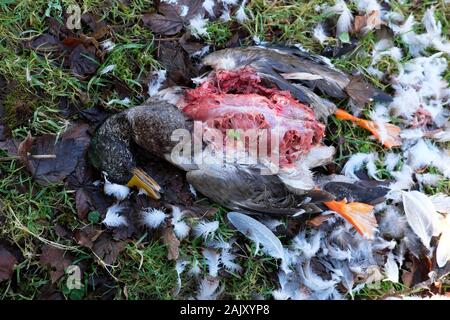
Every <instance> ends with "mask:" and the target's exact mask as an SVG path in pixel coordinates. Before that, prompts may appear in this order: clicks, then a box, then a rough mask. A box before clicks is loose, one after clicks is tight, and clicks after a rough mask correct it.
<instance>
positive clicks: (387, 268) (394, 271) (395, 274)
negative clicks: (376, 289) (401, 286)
mask: <svg viewBox="0 0 450 320" xmlns="http://www.w3.org/2000/svg"><path fill="white" fill-rule="evenodd" d="M384 274H385V276H386V279H385V280H389V281H391V282H394V283H398V282H399V270H398V265H397V262H395V257H394V255H393V254H392V252H389V254H388V257H387V260H386V264H385V265H384Z"/></svg>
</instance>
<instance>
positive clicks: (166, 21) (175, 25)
mask: <svg viewBox="0 0 450 320" xmlns="http://www.w3.org/2000/svg"><path fill="white" fill-rule="evenodd" d="M142 22H143V23H144V26H146V27H148V28H150V29H151V30H152V31H153V32H155V33H160V34H162V35H167V36H170V35H174V34H177V33H178V32H180V31H181V29H183V20H181V19H180V18H179V17H178V16H177V15H176V16H174V17H170V16H169V17H168V16H163V15H161V14H158V13H150V14H144V15H143V16H142Z"/></svg>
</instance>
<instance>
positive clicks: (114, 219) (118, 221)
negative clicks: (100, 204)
mask: <svg viewBox="0 0 450 320" xmlns="http://www.w3.org/2000/svg"><path fill="white" fill-rule="evenodd" d="M123 209H124V208H123V207H122V206H121V205H120V204H118V203H116V204H114V205H112V206H111V207H109V208H108V210H107V211H106V216H105V219H104V220H103V221H102V222H103V223H104V224H105V225H106V226H108V227H110V228H117V227H120V226H127V225H128V222H127V219H126V218H125V217H124V216H123V215H120V214H119V213H120V212H122V210H123Z"/></svg>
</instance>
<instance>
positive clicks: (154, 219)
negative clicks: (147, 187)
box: [142, 208, 167, 229]
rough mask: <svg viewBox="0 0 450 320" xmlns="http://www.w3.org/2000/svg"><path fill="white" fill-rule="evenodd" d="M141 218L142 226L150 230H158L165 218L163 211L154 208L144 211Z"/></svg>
mask: <svg viewBox="0 0 450 320" xmlns="http://www.w3.org/2000/svg"><path fill="white" fill-rule="evenodd" d="M142 216H143V222H144V224H145V225H146V226H147V227H149V228H152V229H156V228H158V227H159V226H160V225H161V224H162V223H163V222H164V220H165V219H166V217H167V215H166V214H165V213H164V211H162V210H159V209H155V208H147V209H144V210H143V211H142Z"/></svg>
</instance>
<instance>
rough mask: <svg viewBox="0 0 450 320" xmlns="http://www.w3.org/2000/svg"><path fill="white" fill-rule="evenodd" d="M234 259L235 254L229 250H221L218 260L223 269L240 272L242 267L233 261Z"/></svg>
mask: <svg viewBox="0 0 450 320" xmlns="http://www.w3.org/2000/svg"><path fill="white" fill-rule="evenodd" d="M235 259H236V255H234V254H232V253H231V252H230V251H229V250H222V253H221V255H220V261H221V263H222V265H223V266H224V267H225V269H226V270H228V271H231V272H234V273H240V272H241V271H242V267H241V266H240V265H238V264H237V263H236V262H234V260H235Z"/></svg>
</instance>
